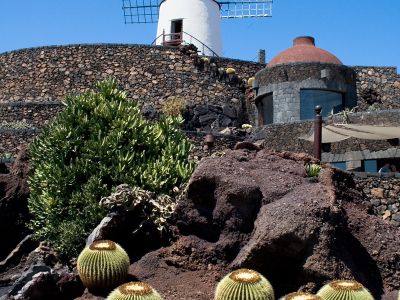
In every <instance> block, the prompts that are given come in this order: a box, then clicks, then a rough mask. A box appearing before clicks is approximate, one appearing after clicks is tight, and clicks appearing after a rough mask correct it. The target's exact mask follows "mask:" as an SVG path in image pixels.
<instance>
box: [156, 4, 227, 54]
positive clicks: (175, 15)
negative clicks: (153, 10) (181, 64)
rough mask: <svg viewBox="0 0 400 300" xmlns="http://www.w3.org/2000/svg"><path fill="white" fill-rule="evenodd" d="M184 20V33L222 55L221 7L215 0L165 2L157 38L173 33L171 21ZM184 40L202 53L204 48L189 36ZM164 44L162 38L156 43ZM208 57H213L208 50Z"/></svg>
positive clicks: (159, 20) (160, 15)
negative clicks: (163, 34)
mask: <svg viewBox="0 0 400 300" xmlns="http://www.w3.org/2000/svg"><path fill="white" fill-rule="evenodd" d="M175 19H183V31H184V32H187V33H189V34H191V35H193V36H194V37H196V38H197V39H198V40H200V41H201V42H202V43H204V44H205V45H207V46H208V47H209V48H211V49H212V50H213V51H214V52H215V53H217V54H218V55H222V46H221V26H220V22H221V21H220V11H219V5H218V4H217V3H216V2H215V1H213V0H165V1H164V2H162V3H161V5H160V14H159V18H158V28H157V36H159V35H161V34H162V33H163V30H165V33H166V34H169V33H171V20H175ZM183 38H184V40H185V41H186V42H188V43H191V44H194V45H195V46H196V47H197V48H198V49H199V50H200V51H202V46H201V44H199V43H198V42H197V41H195V40H190V37H189V36H184V37H183ZM156 44H157V45H161V44H162V38H159V39H158V40H157V42H156ZM204 52H205V54H206V55H212V54H211V52H210V51H207V49H205V50H204Z"/></svg>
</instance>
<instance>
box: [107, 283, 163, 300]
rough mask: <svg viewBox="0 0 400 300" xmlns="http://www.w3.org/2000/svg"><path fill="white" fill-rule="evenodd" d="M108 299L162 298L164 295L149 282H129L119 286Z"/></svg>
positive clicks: (154, 299) (142, 299)
mask: <svg viewBox="0 0 400 300" xmlns="http://www.w3.org/2000/svg"><path fill="white" fill-rule="evenodd" d="M106 300H162V297H161V296H160V294H159V293H157V291H156V290H155V289H153V288H152V287H151V286H150V285H148V284H147V283H144V282H129V283H125V284H123V285H121V286H119V287H117V288H116V289H115V290H114V291H112V292H111V294H110V295H108V297H107V299H106Z"/></svg>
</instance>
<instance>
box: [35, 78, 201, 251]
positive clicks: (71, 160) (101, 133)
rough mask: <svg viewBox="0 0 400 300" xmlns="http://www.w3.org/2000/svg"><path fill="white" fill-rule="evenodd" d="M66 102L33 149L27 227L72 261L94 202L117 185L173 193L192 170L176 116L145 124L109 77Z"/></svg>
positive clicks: (94, 217) (97, 212)
mask: <svg viewBox="0 0 400 300" xmlns="http://www.w3.org/2000/svg"><path fill="white" fill-rule="evenodd" d="M96 87H97V91H91V92H87V93H85V94H82V95H78V96H73V97H68V98H67V99H66V109H65V110H64V111H63V112H62V113H60V114H59V115H58V117H57V118H56V120H55V121H54V122H53V123H52V124H51V125H50V126H49V127H47V128H45V129H44V130H43V131H42V132H41V134H40V136H39V137H38V138H37V139H35V140H34V141H33V142H32V144H31V146H30V156H31V160H32V167H33V174H32V176H31V177H30V178H29V184H30V189H31V195H30V199H29V209H30V212H31V213H32V215H33V220H32V222H31V223H30V227H31V228H32V229H33V230H34V232H35V235H36V237H37V238H38V239H42V240H48V241H50V242H52V243H53V245H54V246H55V247H56V249H58V250H59V251H60V252H61V253H63V254H66V255H67V256H68V257H71V256H75V255H77V254H78V251H79V250H80V249H81V248H82V244H83V242H84V239H85V237H86V235H87V234H88V233H89V232H90V230H92V229H93V228H94V226H95V225H96V223H97V222H98V221H99V220H100V219H101V218H102V216H104V213H105V212H104V209H103V208H101V207H100V206H99V205H98V203H99V200H100V198H101V197H103V196H108V195H109V194H110V193H111V190H112V189H113V188H114V187H115V186H117V185H119V184H122V183H127V184H129V185H131V186H138V187H142V188H143V189H145V190H149V191H152V192H155V193H156V194H161V193H162V194H170V193H171V190H172V189H173V187H174V186H179V185H180V184H182V183H184V182H185V181H187V179H188V178H189V177H190V175H191V173H192V171H193V165H192V163H191V162H189V161H188V155H189V152H190V150H191V144H190V143H189V141H188V140H187V138H186V137H185V136H184V135H183V133H182V132H181V131H180V129H179V126H180V124H181V122H182V119H181V118H177V117H164V118H162V119H161V120H160V121H158V122H156V123H150V122H148V121H146V120H145V119H144V118H143V117H142V115H141V113H140V110H139V108H138V107H137V104H136V103H135V102H132V101H129V100H128V99H127V96H126V93H125V92H123V91H121V90H119V89H118V86H117V83H116V81H115V80H114V79H108V80H106V81H103V82H99V83H97V86H96Z"/></svg>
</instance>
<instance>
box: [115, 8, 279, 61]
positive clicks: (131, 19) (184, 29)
mask: <svg viewBox="0 0 400 300" xmlns="http://www.w3.org/2000/svg"><path fill="white" fill-rule="evenodd" d="M122 2H123V7H122V9H123V11H124V18H125V23H127V24H128V23H156V22H158V25H157V36H156V39H155V40H154V42H153V43H154V44H156V45H164V46H178V45H181V44H194V45H195V46H196V47H197V48H198V51H199V52H200V53H201V54H202V55H208V56H219V55H221V53H222V45H221V27H220V19H221V18H227V19H233V18H234V19H241V18H255V17H271V16H272V2H273V0H241V1H239V0H218V1H217V0H122Z"/></svg>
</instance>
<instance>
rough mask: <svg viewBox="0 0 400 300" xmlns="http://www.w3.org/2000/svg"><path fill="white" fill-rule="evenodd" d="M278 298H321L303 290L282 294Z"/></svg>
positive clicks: (319, 299) (282, 299)
mask: <svg viewBox="0 0 400 300" xmlns="http://www.w3.org/2000/svg"><path fill="white" fill-rule="evenodd" d="M279 300H322V298H321V297H320V296H318V295H313V294H310V293H305V292H294V293H290V294H287V295H286V296H283V297H282V298H280V299H279Z"/></svg>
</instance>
